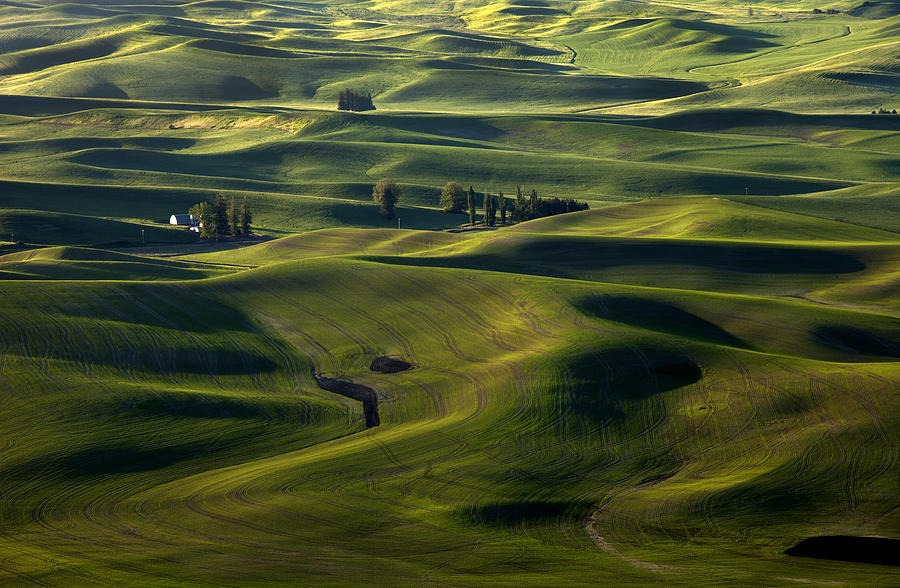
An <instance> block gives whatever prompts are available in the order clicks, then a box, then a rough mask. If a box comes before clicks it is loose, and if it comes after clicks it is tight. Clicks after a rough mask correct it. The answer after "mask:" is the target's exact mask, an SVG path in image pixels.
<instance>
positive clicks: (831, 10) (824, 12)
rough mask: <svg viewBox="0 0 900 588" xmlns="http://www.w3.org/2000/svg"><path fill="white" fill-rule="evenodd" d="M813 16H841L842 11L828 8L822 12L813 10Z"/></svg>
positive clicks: (816, 9)
mask: <svg viewBox="0 0 900 588" xmlns="http://www.w3.org/2000/svg"><path fill="white" fill-rule="evenodd" d="M812 12H813V14H840V10H836V9H834V8H828V9H826V10H821V9H819V8H813V9H812Z"/></svg>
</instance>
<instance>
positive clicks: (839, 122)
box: [628, 108, 900, 132]
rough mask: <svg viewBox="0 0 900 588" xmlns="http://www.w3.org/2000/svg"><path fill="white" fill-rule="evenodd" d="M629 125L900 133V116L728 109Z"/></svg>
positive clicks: (647, 119)
mask: <svg viewBox="0 0 900 588" xmlns="http://www.w3.org/2000/svg"><path fill="white" fill-rule="evenodd" d="M628 124H629V125H633V126H643V127H651V128H654V129H665V130H670V131H689V132H696V131H707V132H710V131H728V130H730V129H752V128H753V127H775V128H802V127H833V128H837V129H873V130H874V129H879V130H881V129H883V130H900V117H890V116H871V115H869V114H858V115H854V114H795V113H792V112H782V111H780V110H764V109H729V108H720V109H715V110H692V111H688V112H681V113H677V114H671V115H666V116H659V117H653V118H646V119H644V120H632V121H629V122H628Z"/></svg>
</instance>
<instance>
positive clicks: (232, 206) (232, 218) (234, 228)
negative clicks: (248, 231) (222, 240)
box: [228, 196, 241, 237]
mask: <svg viewBox="0 0 900 588" xmlns="http://www.w3.org/2000/svg"><path fill="white" fill-rule="evenodd" d="M228 225H229V227H230V228H231V235H232V236H233V237H240V236H241V217H239V216H238V207H237V202H235V201H234V197H233V196H232V197H231V198H229V199H228Z"/></svg>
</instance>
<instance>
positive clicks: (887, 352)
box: [813, 325, 900, 360]
mask: <svg viewBox="0 0 900 588" xmlns="http://www.w3.org/2000/svg"><path fill="white" fill-rule="evenodd" d="M813 338H814V339H815V341H816V343H818V344H819V345H823V346H825V347H828V348H830V349H835V350H837V351H841V352H844V353H852V354H859V355H869V356H876V357H882V358H887V359H889V360H896V359H900V325H897V331H896V332H895V333H894V334H887V333H875V332H873V331H869V330H866V329H861V328H859V327H851V326H847V325H821V326H819V327H816V328H815V329H814V330H813Z"/></svg>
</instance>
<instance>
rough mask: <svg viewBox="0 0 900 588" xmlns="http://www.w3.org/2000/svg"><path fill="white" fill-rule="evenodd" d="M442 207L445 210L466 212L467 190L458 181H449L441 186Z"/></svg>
mask: <svg viewBox="0 0 900 588" xmlns="http://www.w3.org/2000/svg"><path fill="white" fill-rule="evenodd" d="M441 208H443V209H444V212H465V211H466V192H465V190H463V189H462V186H460V185H459V184H457V183H456V182H447V183H446V184H444V187H443V188H441Z"/></svg>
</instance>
